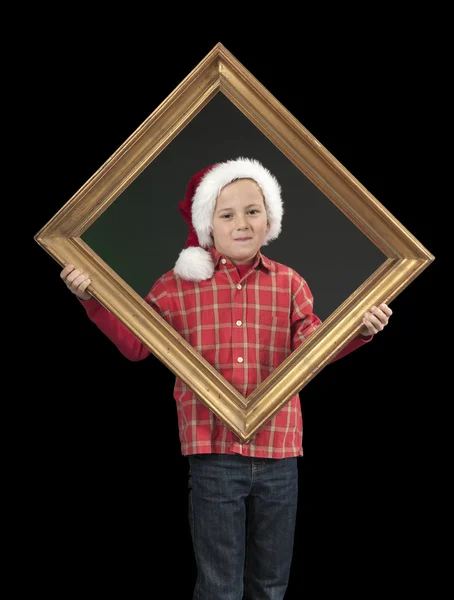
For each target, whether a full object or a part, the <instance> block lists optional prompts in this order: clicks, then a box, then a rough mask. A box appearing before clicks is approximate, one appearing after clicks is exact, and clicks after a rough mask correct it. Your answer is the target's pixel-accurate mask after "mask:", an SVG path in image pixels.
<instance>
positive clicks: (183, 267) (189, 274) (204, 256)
mask: <svg viewBox="0 0 454 600" xmlns="http://www.w3.org/2000/svg"><path fill="white" fill-rule="evenodd" d="M173 271H174V273H176V275H179V276H180V277H181V278H182V279H185V280H187V281H204V280H205V279H211V277H212V276H213V273H214V263H213V259H212V258H211V254H210V252H207V251H206V250H204V249H203V248H201V247H200V246H190V247H189V248H185V249H184V250H182V251H181V252H180V255H179V257H178V259H177V262H176V263H175V266H174V268H173Z"/></svg>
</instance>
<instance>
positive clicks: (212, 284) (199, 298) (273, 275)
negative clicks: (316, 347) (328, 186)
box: [81, 248, 371, 458]
mask: <svg viewBox="0 0 454 600" xmlns="http://www.w3.org/2000/svg"><path fill="white" fill-rule="evenodd" d="M210 251H211V254H212V257H213V260H214V261H215V271H214V275H213V277H212V278H211V279H209V280H206V281H201V282H199V283H193V282H190V281H186V280H183V279H181V278H180V277H179V276H177V275H175V274H174V272H173V270H171V271H169V272H168V273H166V274H165V275H163V276H162V277H160V278H159V279H158V280H157V281H156V282H155V284H154V285H153V287H152V289H151V290H150V292H149V293H148V295H147V296H146V298H145V299H146V301H147V302H148V303H149V304H150V305H151V306H152V307H153V308H154V309H155V310H157V312H158V313H159V314H160V315H161V316H162V317H163V318H164V319H165V320H166V321H167V322H168V323H169V324H170V325H171V326H172V327H173V329H175V330H176V331H178V333H179V334H180V335H181V336H182V337H184V338H185V339H186V340H187V341H188V342H189V343H190V344H191V345H192V346H193V348H195V349H196V350H197V351H198V352H199V353H200V354H201V355H202V356H203V357H204V358H205V359H206V360H207V361H208V362H209V363H210V364H211V365H213V367H214V368H215V369H216V370H217V371H218V372H219V373H220V374H221V375H222V376H223V377H224V378H225V379H226V380H227V381H229V382H230V383H231V384H232V385H233V386H234V387H235V388H236V390H237V391H238V392H240V394H242V395H243V396H244V397H247V396H249V394H250V393H251V392H252V391H253V390H254V389H255V388H256V387H257V386H258V385H260V384H261V382H262V381H264V380H265V379H266V378H267V377H268V375H269V374H270V373H271V371H273V370H274V369H275V368H276V367H277V366H278V365H280V364H281V363H282V362H283V361H284V360H285V359H286V358H287V356H288V355H289V354H291V353H292V352H293V351H294V350H296V348H298V346H299V345H300V344H302V343H303V342H304V341H305V340H306V339H307V338H308V337H309V336H310V335H311V334H312V333H313V332H314V331H315V329H316V328H317V327H318V326H319V325H320V324H321V321H320V319H319V318H318V317H317V316H316V315H315V314H314V313H313V310H312V306H313V298H312V294H311V292H310V290H309V287H308V285H307V283H306V282H305V280H304V279H303V278H302V277H301V276H300V275H298V273H296V272H295V271H294V270H293V269H291V268H289V267H286V266H284V265H282V264H280V263H277V262H273V261H271V260H269V259H268V258H266V257H265V256H263V254H262V253H261V252H260V251H259V252H258V253H257V256H256V259H255V261H254V263H253V264H252V265H240V266H239V267H238V268H237V266H235V265H234V264H233V263H232V262H231V261H230V260H229V259H228V258H226V257H224V256H222V255H221V254H220V253H219V252H218V251H217V250H216V249H215V248H211V249H210ZM81 303H82V304H83V305H84V306H85V308H86V311H87V314H88V316H89V318H90V319H91V320H92V321H93V322H94V323H95V324H96V325H97V326H98V327H99V328H100V329H101V331H103V332H104V333H105V335H107V337H108V338H109V339H110V340H111V341H112V342H113V343H114V344H115V345H116V346H117V348H118V349H119V350H120V352H122V354H123V355H124V356H126V358H128V359H129V360H142V359H144V358H146V357H147V356H148V355H149V354H150V351H149V350H148V349H147V348H146V347H145V346H144V345H143V344H142V343H141V342H140V341H139V340H138V339H137V338H136V337H135V336H134V335H133V334H132V333H131V332H130V331H129V330H128V329H127V328H126V327H125V326H124V325H123V324H122V323H121V322H120V321H118V320H117V319H116V318H115V317H114V315H112V314H111V313H110V312H109V311H108V310H106V309H105V308H104V307H103V306H102V305H101V304H99V303H98V302H97V300H95V299H91V300H88V301H81ZM370 339H371V338H362V337H360V336H358V337H357V338H355V339H354V340H353V341H352V342H350V344H348V345H347V346H346V347H345V348H344V349H343V350H342V351H341V352H340V353H339V354H338V355H337V356H336V357H335V358H334V359H333V360H338V359H339V358H341V357H342V356H345V355H346V354H348V353H350V352H352V351H353V350H354V349H356V348H357V347H359V346H361V345H363V344H364V343H367V341H369V340H370ZM174 398H175V401H176V405H177V414H178V427H179V436H180V442H181V451H182V454H183V455H188V454H195V453H223V454H235V453H238V454H243V455H245V456H257V457H261V458H284V457H289V456H302V454H303V448H302V441H303V420H302V413H301V405H300V398H299V394H296V395H295V396H293V398H291V400H289V402H288V403H287V404H286V405H285V406H284V407H283V408H282V409H281V410H280V411H279V412H277V413H276V414H275V415H274V417H273V418H272V419H271V420H270V421H269V422H268V423H267V424H266V425H265V426H264V427H263V428H262V429H260V430H259V431H258V433H257V434H256V435H255V436H254V437H253V438H252V439H251V440H250V441H249V442H248V443H242V442H240V440H239V439H238V437H237V436H236V435H235V434H234V433H233V432H232V431H231V430H230V429H229V428H228V427H227V426H226V425H224V423H223V422H222V421H221V420H220V419H218V418H217V417H216V415H215V414H214V413H213V412H212V411H211V410H210V409H209V408H207V407H206V406H205V405H204V404H203V403H202V402H201V401H200V400H199V399H198V398H197V396H196V395H195V394H194V393H193V392H192V391H191V389H190V388H189V387H188V386H187V385H186V384H185V383H184V382H183V381H182V380H180V379H179V378H176V382H175V387H174Z"/></svg>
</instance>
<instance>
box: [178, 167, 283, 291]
mask: <svg viewBox="0 0 454 600" xmlns="http://www.w3.org/2000/svg"><path fill="white" fill-rule="evenodd" d="M237 179H253V180H254V181H255V182H256V183H257V184H258V185H259V187H260V189H261V190H262V193H263V197H264V200H265V208H266V212H267V217H268V222H269V224H270V228H269V230H268V232H267V234H266V237H265V240H264V242H263V245H264V246H266V245H267V244H268V243H269V242H271V241H272V240H275V239H276V238H277V237H278V235H279V234H280V232H281V223H282V216H283V213H284V209H283V203H282V199H281V187H280V185H279V183H278V181H277V179H276V178H275V177H274V175H272V174H271V173H270V172H269V171H268V169H266V168H265V167H264V166H263V165H262V164H261V163H260V162H259V161H258V160H255V159H250V158H241V157H240V158H237V159H235V160H228V161H225V162H222V163H217V164H215V165H212V166H211V167H207V168H205V169H202V170H201V171H199V172H198V173H196V174H195V175H193V176H192V177H191V179H190V181H189V183H188V186H187V188H186V194H185V197H184V200H183V201H182V202H180V203H179V205H178V208H179V210H180V212H181V214H182V215H183V217H184V219H185V221H186V222H187V223H188V225H189V235H188V238H187V240H186V247H185V249H184V250H182V251H181V252H180V255H179V257H178V259H177V261H176V263H175V267H174V269H173V270H174V273H176V274H177V275H179V276H180V277H181V278H182V279H186V280H188V281H203V280H205V279H210V278H211V277H212V275H213V273H214V264H213V260H212V257H211V253H210V252H209V251H207V248H210V246H212V245H213V238H212V237H211V232H212V222H213V215H214V209H215V206H216V199H217V197H218V196H219V194H220V193H221V191H222V189H223V188H224V187H225V186H226V185H228V184H229V183H232V182H233V181H236V180H237Z"/></svg>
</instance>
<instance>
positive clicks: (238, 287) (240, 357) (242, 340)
mask: <svg viewBox="0 0 454 600" xmlns="http://www.w3.org/2000/svg"><path fill="white" fill-rule="evenodd" d="M236 287H237V289H239V290H241V289H242V288H243V286H242V285H241V283H238V284H237V286H236ZM239 304H240V305H241V302H239ZM240 310H241V311H242V310H243V308H242V307H240ZM235 325H236V326H237V327H241V326H242V325H243V321H242V320H241V319H237V320H236V321H235ZM236 337H237V336H236V335H234V339H236ZM238 337H239V341H240V342H241V343H243V342H244V339H243V334H242V333H241V332H239V333H238ZM236 360H237V362H239V363H242V362H243V361H244V357H243V356H238V357H237V359H236Z"/></svg>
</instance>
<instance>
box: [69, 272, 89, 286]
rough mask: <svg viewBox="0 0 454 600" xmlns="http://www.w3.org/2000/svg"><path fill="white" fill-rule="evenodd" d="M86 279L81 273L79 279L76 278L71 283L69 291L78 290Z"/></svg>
mask: <svg viewBox="0 0 454 600" xmlns="http://www.w3.org/2000/svg"><path fill="white" fill-rule="evenodd" d="M86 279H88V276H87V275H85V274H84V273H82V274H81V275H79V277H76V278H75V279H74V280H73V282H72V283H71V289H72V290H78V289H79V287H80V284H81V283H83V282H84V281H85V280H86Z"/></svg>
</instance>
